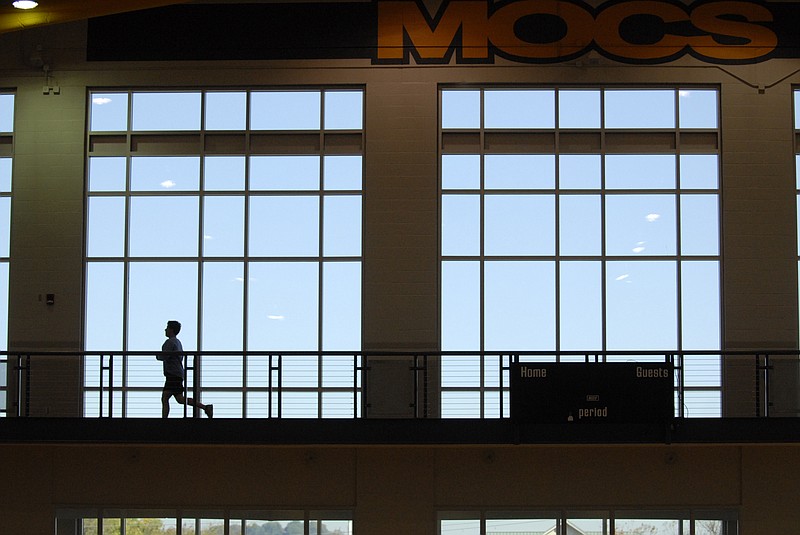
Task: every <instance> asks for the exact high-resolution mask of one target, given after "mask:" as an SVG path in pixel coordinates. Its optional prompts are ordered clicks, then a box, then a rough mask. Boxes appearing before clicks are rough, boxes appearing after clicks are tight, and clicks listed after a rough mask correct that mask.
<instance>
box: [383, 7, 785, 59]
mask: <svg viewBox="0 0 800 535" xmlns="http://www.w3.org/2000/svg"><path fill="white" fill-rule="evenodd" d="M772 21H773V15H772V13H771V12H770V10H769V9H768V8H767V7H765V6H764V5H761V4H757V3H753V2H746V1H738V0H721V1H711V2H705V3H699V4H697V5H694V6H691V5H690V6H687V5H683V4H678V3H672V2H666V1H657V0H628V1H622V2H617V3H611V4H609V5H603V6H601V7H599V8H597V9H593V8H591V7H589V6H587V5H585V4H582V3H578V2H571V1H568V0H511V1H510V2H502V3H499V2H498V3H496V4H492V3H490V2H486V1H477V0H475V1H473V0H463V1H462V0H452V1H447V0H445V4H444V5H442V7H441V8H440V9H439V11H438V13H437V14H436V16H435V17H433V18H431V17H430V16H429V15H428V14H427V12H426V11H425V8H424V7H422V6H421V5H420V4H418V3H417V2H412V1H380V2H378V46H377V52H376V57H375V62H376V63H409V62H410V61H411V58H412V57H413V58H414V60H415V61H416V62H417V63H449V62H450V61H451V58H452V55H453V54H454V53H455V54H456V61H457V62H458V63H491V62H493V61H494V58H495V56H500V57H503V58H507V59H510V60H512V61H518V62H527V63H555V62H560V61H565V60H570V59H575V58H578V57H580V56H582V55H583V54H585V53H587V52H589V51H591V50H596V51H598V52H599V53H600V54H602V55H604V56H606V57H608V58H611V59H614V60H616V61H621V62H626V63H664V62H668V61H673V60H675V59H677V58H679V57H681V56H683V55H685V54H690V55H692V56H694V57H696V58H698V59H700V60H702V61H706V62H710V63H752V62H755V61H762V60H764V59H767V58H769V57H770V54H772V53H773V52H774V51H775V49H776V47H777V46H778V36H777V35H776V33H775V32H774V31H773V30H772V29H771V27H770V24H771V23H772Z"/></svg>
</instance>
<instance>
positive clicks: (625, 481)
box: [0, 445, 800, 535]
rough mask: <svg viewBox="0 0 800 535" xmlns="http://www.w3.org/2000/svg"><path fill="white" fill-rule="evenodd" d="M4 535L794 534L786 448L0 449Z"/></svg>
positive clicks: (793, 464)
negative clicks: (675, 513)
mask: <svg viewBox="0 0 800 535" xmlns="http://www.w3.org/2000/svg"><path fill="white" fill-rule="evenodd" d="M0 457H2V458H3V459H13V460H14V462H3V463H0V481H6V482H8V481H13V482H14V483H13V484H12V485H2V486H0V518H2V523H3V528H2V529H3V532H4V533H28V534H36V535H38V534H41V535H52V533H53V530H52V529H53V528H52V526H53V516H52V515H54V511H55V509H56V508H58V507H67V506H70V507H80V506H87V507H89V506H106V507H110V508H113V507H129V508H150V509H153V508H191V507H195V508H200V509H203V508H206V509H209V510H214V509H220V508H222V509H248V508H251V509H278V510H279V509H282V508H285V509H304V508H305V509H345V510H352V512H353V518H354V520H355V528H356V530H357V533H358V535H388V534H391V533H397V531H398V529H402V530H403V531H405V532H410V533H420V534H434V533H436V532H437V531H436V525H437V522H436V521H437V513H438V512H442V511H450V512H452V511H477V510H481V509H485V510H493V511H501V510H526V509H527V510H531V509H532V510H543V511H544V510H554V509H555V510H562V509H573V508H574V509H578V510H580V509H585V510H591V509H595V510H597V509H599V510H602V509H603V508H615V509H631V508H633V509H666V510H670V509H671V510H675V509H688V508H694V509H703V508H711V509H713V508H719V509H733V510H736V511H738V512H739V517H740V527H741V531H740V533H741V534H742V535H761V534H764V535H769V534H774V533H794V531H796V528H797V525H798V523H800V510H798V508H797V507H796V504H797V496H798V495H800V482H799V481H798V480H797V478H795V477H789V474H796V473H797V472H798V471H800V447H798V446H796V445H791V446H747V445H744V446H726V445H717V446H667V445H662V446H658V445H655V446H605V447H588V446H566V447H565V446H496V447H495V446H466V447H459V446H432V447H431V446H426V447H314V446H308V447H305V446H304V447H262V446H247V447H239V446H221V447H220V446H213V447H194V448H186V447H173V446H135V445H131V446H100V445H99V446H88V447H87V446H66V445H62V446H53V445H50V446H47V445H42V446H37V445H28V446H10V445H6V446H0Z"/></svg>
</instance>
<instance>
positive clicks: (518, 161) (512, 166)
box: [485, 154, 556, 189]
mask: <svg viewBox="0 0 800 535" xmlns="http://www.w3.org/2000/svg"><path fill="white" fill-rule="evenodd" d="M555 161H556V159H555V156H552V155H548V154H488V155H486V157H485V173H486V177H485V180H486V188H487V189H553V188H554V187H555V184H556V178H555V177H556V165H555Z"/></svg>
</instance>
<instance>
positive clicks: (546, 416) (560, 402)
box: [511, 362, 675, 423]
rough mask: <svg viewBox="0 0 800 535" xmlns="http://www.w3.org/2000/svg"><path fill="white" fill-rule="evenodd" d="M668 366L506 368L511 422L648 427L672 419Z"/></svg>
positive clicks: (525, 365) (607, 364)
mask: <svg viewBox="0 0 800 535" xmlns="http://www.w3.org/2000/svg"><path fill="white" fill-rule="evenodd" d="M674 385H675V377H674V369H673V367H672V365H671V364H668V363H653V362H647V363H639V362H590V363H583V362H580V363H578V362H563V363H551V362H548V363H529V362H521V363H514V364H512V365H511V418H512V419H513V420H514V421H516V422H519V423H568V422H575V423H590V422H601V423H602V422H607V423H647V422H662V421H666V420H668V419H670V418H672V417H673V416H674V413H675V405H674V403H675V401H674Z"/></svg>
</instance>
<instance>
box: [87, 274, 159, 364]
mask: <svg viewBox="0 0 800 535" xmlns="http://www.w3.org/2000/svg"><path fill="white" fill-rule="evenodd" d="M124 281H125V271H124V267H123V264H122V263H121V262H113V263H109V262H89V263H88V264H87V265H86V330H85V336H86V343H85V346H86V350H87V351H119V350H121V349H122V325H123V320H122V312H123V310H124V305H123V293H124ZM155 334H159V333H155Z"/></svg>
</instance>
